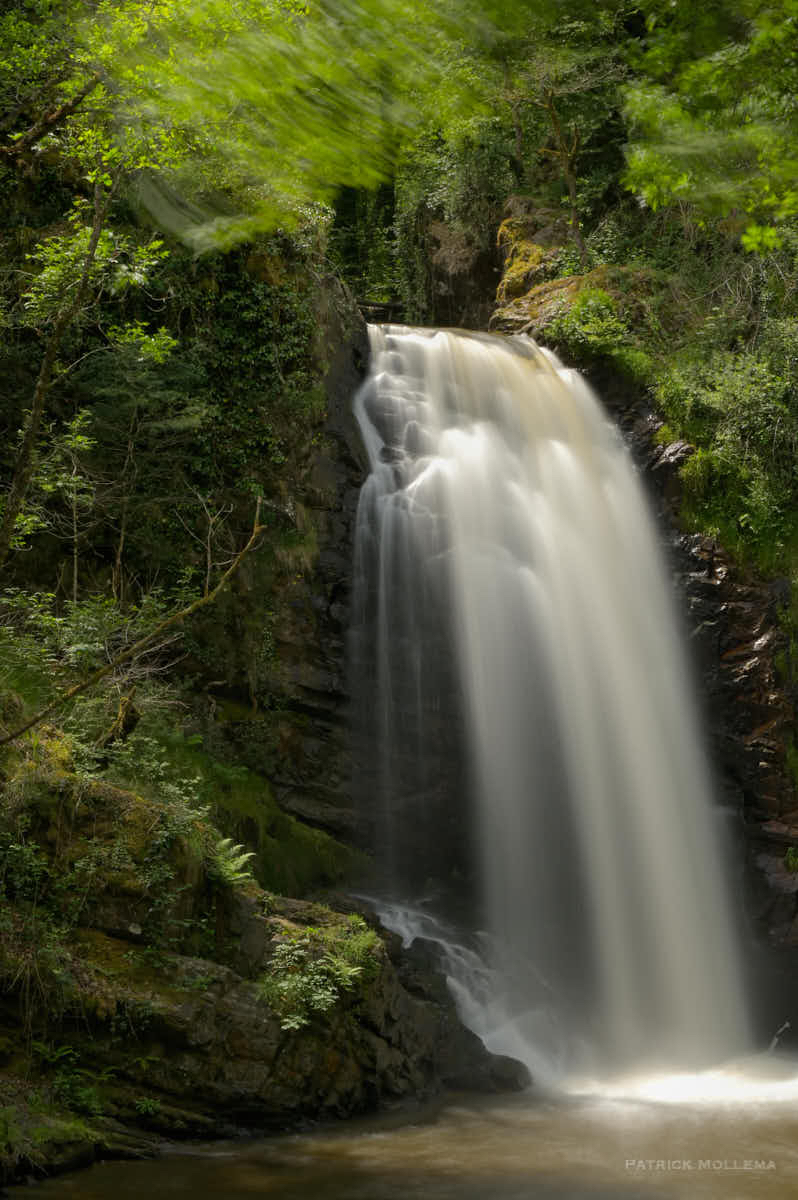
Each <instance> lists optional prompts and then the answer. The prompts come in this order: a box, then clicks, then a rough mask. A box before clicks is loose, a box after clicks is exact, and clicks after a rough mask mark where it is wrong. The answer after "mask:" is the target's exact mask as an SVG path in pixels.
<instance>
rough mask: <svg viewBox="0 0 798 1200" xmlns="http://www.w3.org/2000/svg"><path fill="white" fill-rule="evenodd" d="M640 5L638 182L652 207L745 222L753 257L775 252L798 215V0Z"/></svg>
mask: <svg viewBox="0 0 798 1200" xmlns="http://www.w3.org/2000/svg"><path fill="white" fill-rule="evenodd" d="M641 8H642V11H643V12H644V13H645V16H646V27H647V35H646V38H645V41H644V42H643V45H642V52H641V54H640V55H639V61H638V62H637V64H636V69H637V74H638V78H637V80H636V81H635V82H634V84H632V85H631V86H630V87H629V89H628V91H627V96H626V115H627V119H628V121H629V123H630V127H631V133H632V138H631V144H630V147H629V155H628V171H627V176H626V178H627V184H628V186H629V187H630V188H632V189H633V190H634V191H635V192H637V193H638V195H639V196H640V198H641V199H642V200H643V201H644V202H645V203H646V204H648V205H649V206H650V207H651V208H657V207H660V206H661V205H663V204H673V203H677V202H678V203H682V204H689V205H691V206H693V208H694V210H695V213H696V217H697V219H698V220H700V221H707V220H710V219H713V218H714V219H717V218H726V219H727V220H729V221H731V222H732V223H734V222H736V223H737V225H738V227H739V229H740V230H741V231H742V238H743V245H744V246H745V247H746V248H747V249H749V250H767V249H771V248H773V247H775V246H777V245H778V244H779V242H780V240H781V236H780V232H779V227H780V226H781V225H782V224H783V223H785V222H789V221H790V220H791V219H792V218H794V217H795V216H796V215H798V159H796V155H795V144H796V137H798V112H796V108H795V104H794V97H795V95H796V92H798V53H796V49H795V46H796V36H795V35H796V22H798V4H796V0H745V2H744V3H743V4H734V5H731V4H729V3H727V2H726V0H721V2H720V3H718V4H713V5H712V6H706V7H705V8H703V9H702V10H700V12H697V11H696V10H695V9H693V8H688V7H687V6H685V5H676V6H673V7H671V6H669V5H665V4H663V3H660V0H644V3H643V4H642V5H641Z"/></svg>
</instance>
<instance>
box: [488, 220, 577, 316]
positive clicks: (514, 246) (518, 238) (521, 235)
mask: <svg viewBox="0 0 798 1200" xmlns="http://www.w3.org/2000/svg"><path fill="white" fill-rule="evenodd" d="M538 232H539V231H538V229H537V222H530V221H529V220H528V219H525V218H518V217H509V218H508V219H507V220H506V221H504V222H502V224H501V225H500V226H499V232H498V236H497V245H498V247H499V251H500V253H501V254H502V257H503V259H504V270H503V272H502V278H501V282H500V284H499V287H498V291H497V292H496V301H497V303H498V304H502V305H503V304H507V303H508V302H509V301H512V300H515V299H517V298H518V297H519V296H524V295H526V293H527V292H528V291H529V290H530V288H532V287H534V286H535V285H536V284H539V283H542V282H544V281H545V280H546V279H548V278H550V277H551V275H552V273H553V272H554V271H555V269H556V263H557V258H558V254H559V248H560V245H561V244H562V243H561V241H558V240H556V239H555V240H553V242H550V241H549V238H548V237H545V231H544V242H541V241H539V240H538V238H537V236H536V234H537V233H538Z"/></svg>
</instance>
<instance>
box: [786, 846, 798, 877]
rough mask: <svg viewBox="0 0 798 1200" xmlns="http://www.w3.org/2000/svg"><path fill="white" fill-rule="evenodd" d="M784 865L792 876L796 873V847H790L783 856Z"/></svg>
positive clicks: (797, 849)
mask: <svg viewBox="0 0 798 1200" xmlns="http://www.w3.org/2000/svg"><path fill="white" fill-rule="evenodd" d="M784 865H785V867H786V868H787V870H788V871H791V872H792V873H793V875H794V874H795V873H796V872H798V847H797V846H790V848H789V849H788V851H787V853H786V854H785V855H784Z"/></svg>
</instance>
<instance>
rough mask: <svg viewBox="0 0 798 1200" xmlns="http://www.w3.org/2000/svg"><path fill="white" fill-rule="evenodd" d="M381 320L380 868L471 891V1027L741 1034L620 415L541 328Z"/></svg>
mask: <svg viewBox="0 0 798 1200" xmlns="http://www.w3.org/2000/svg"><path fill="white" fill-rule="evenodd" d="M370 338H371V354H372V361H371V371H370V374H369V377H368V379H367V380H366V382H365V383H364V385H363V387H362V388H361V390H360V392H359V394H358V396H357V397H356V400H355V411H356V415H357V419H358V421H359V424H360V428H361V430H362V436H363V440H364V443H365V446H366V450H367V453H368V456H369V462H370V467H371V472H370V475H369V477H368V479H367V481H366V482H365V484H364V486H363V489H362V492H361V496H360V502H359V507H358V515H357V524H356V545H355V579H354V594H353V600H354V603H353V624H352V658H353V662H354V672H355V684H356V686H355V694H356V696H357V698H358V710H359V718H358V722H357V724H358V732H359V739H360V740H359V741H358V742H357V758H358V761H359V763H360V766H361V778H360V788H361V790H362V791H363V792H364V793H365V794H366V795H367V797H368V803H369V805H370V808H371V813H372V817H373V821H374V830H375V832H374V844H375V848H376V852H377V855H378V858H379V861H380V863H381V865H382V870H383V873H384V877H385V879H386V881H388V882H387V883H386V891H389V892H390V893H391V894H392V899H393V900H394V902H395V901H396V898H397V897H399V896H401V895H402V894H403V892H404V894H408V893H409V892H410V891H412V890H415V891H416V893H418V891H419V890H420V889H422V888H424V887H427V888H429V887H431V886H433V885H434V881H435V880H438V881H441V880H443V881H444V882H446V883H448V885H449V886H450V888H451V887H454V888H455V890H456V887H457V886H459V887H460V888H461V890H471V891H473V892H474V893H475V894H476V895H477V896H478V897H479V904H478V906H477V907H476V909H475V912H474V915H473V920H474V921H475V922H476V923H477V925H478V926H479V927H480V929H481V940H480V947H481V951H480V952H481V954H482V956H483V958H487V959H488V960H489V972H490V974H489V976H488V975H484V974H483V975H482V976H481V977H480V983H479V988H480V994H481V995H482V996H483V1000H482V1001H480V1003H479V1005H477V1007H480V1010H481V1012H482V1013H483V1017H484V1020H483V1028H478V1026H479V1024H480V1020H479V1018H477V1017H475V1016H474V1013H473V1012H471V1013H470V1016H471V1023H472V1025H473V1026H474V1027H477V1032H480V1033H482V1034H483V1035H485V1036H486V1040H487V1041H488V1044H489V1045H491V1047H492V1048H494V1049H504V1050H506V1051H507V1052H509V1053H514V1054H516V1056H518V1057H522V1058H525V1059H526V1060H527V1061H528V1062H530V1064H531V1065H532V1067H533V1070H536V1069H539V1064H540V1059H541V1051H542V1050H546V1049H548V1051H549V1053H550V1061H554V1060H557V1061H558V1062H559V1063H561V1064H562V1063H567V1067H566V1068H563V1069H570V1070H577V1069H584V1068H586V1067H588V1066H589V1067H590V1068H591V1069H592V1068H593V1067H595V1068H597V1069H602V1070H609V1069H611V1068H620V1067H628V1066H630V1065H633V1064H643V1063H645V1064H651V1065H652V1066H655V1065H656V1066H668V1067H677V1066H679V1067H683V1066H690V1067H692V1066H695V1065H700V1064H704V1063H708V1062H713V1061H719V1060H721V1059H723V1058H724V1057H728V1056H730V1055H732V1054H735V1053H739V1052H740V1051H741V1050H744V1049H746V1047H747V1045H748V1040H749V1034H748V1018H747V1011H746V1005H745V1003H744V1000H743V995H742V987H741V974H740V966H739V962H738V950H737V946H736V938H735V931H734V928H733V922H732V919H731V917H730V902H729V895H728V884H727V881H726V879H725V877H724V871H723V864H722V854H721V851H720V845H721V842H722V833H721V830H720V828H719V827H718V816H717V814H716V812H715V811H714V810H713V805H712V796H711V786H710V782H709V778H708V771H707V766H706V763H705V761H704V757H703V753H702V749H701V746H700V744H699V740H698V736H697V733H696V727H697V720H696V715H695V713H694V709H693V704H692V702H691V699H690V690H689V686H688V680H687V673H686V668H685V662H684V654H683V650H682V647H681V645H680V641H679V637H678V633H677V629H676V624H675V620H674V615H673V612H672V601H671V595H670V590H671V588H670V581H669V578H668V576H667V573H666V571H665V569H664V567H663V564H662V562H661V560H660V556H659V552H658V549H657V545H656V541H655V535H654V532H653V529H652V524H651V520H650V517H649V515H648V512H647V507H646V502H645V498H644V496H643V494H642V490H641V487H640V484H639V482H638V479H637V477H636V474H635V470H634V468H633V466H632V464H631V462H630V459H629V457H628V454H627V452H626V450H625V448H624V446H623V444H622V442H621V440H620V437H619V435H618V434H617V432H616V431H615V430H614V428H613V426H612V425H611V424H610V423H609V421H608V420H607V418H606V417H605V415H604V414H603V412H602V410H601V409H600V407H599V405H598V403H597V401H596V399H595V398H594V396H593V395H592V393H591V392H590V390H589V388H588V387H587V385H586V384H585V382H584V381H583V380H582V378H581V377H580V376H579V375H578V374H577V373H576V372H574V371H571V370H567V369H565V368H563V367H562V366H561V364H560V363H559V362H558V361H557V359H556V358H555V357H554V356H553V355H552V354H550V353H549V352H547V351H545V350H542V349H540V348H539V347H537V346H536V345H535V343H534V342H532V341H531V340H530V339H529V338H526V337H523V336H515V337H511V338H507V339H501V338H496V337H489V336H487V335H481V334H466V333H457V332H444V331H433V330H423V329H409V328H405V327H401V326H372V327H371V328H370ZM452 880H454V881H455V883H454V884H452V882H451V881H452ZM487 978H490V979H491V980H493V984H492V985H491V996H490V1001H489V1003H488V1001H487V1000H485V999H484V993H485V989H486V983H485V980H486V979H487ZM458 986H460V987H461V988H463V987H465V988H467V981H463V980H461V981H460V983H459V984H458ZM464 1007H465V1008H468V1005H467V1004H466V1005H465V1006H464ZM473 1008H474V1002H473V997H472V1002H471V1009H473ZM488 1010H489V1011H488ZM486 1014H487V1015H486ZM488 1025H490V1027H491V1028H488ZM490 1035H492V1040H491V1036H490Z"/></svg>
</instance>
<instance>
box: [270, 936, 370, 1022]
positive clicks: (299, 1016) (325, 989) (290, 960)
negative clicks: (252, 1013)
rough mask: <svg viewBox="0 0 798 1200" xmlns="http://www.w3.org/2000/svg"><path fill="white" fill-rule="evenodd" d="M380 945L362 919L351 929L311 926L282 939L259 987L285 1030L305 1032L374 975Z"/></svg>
mask: <svg viewBox="0 0 798 1200" xmlns="http://www.w3.org/2000/svg"><path fill="white" fill-rule="evenodd" d="M378 941H379V939H378V937H377V934H376V933H374V931H373V930H371V929H368V928H367V926H366V924H365V922H364V921H363V919H362V918H361V917H357V916H353V917H350V918H349V920H348V922H347V924H346V925H333V926H327V927H326V928H323V929H318V928H316V927H315V926H308V927H307V928H306V929H304V930H302V931H301V932H299V933H296V934H294V935H292V936H291V937H289V938H287V939H286V940H285V941H281V942H280V943H279V944H278V945H277V946H276V947H275V950H274V953H273V954H272V958H271V961H270V963H269V971H268V972H267V973H266V974H265V975H263V976H262V977H261V979H260V983H259V989H260V994H261V996H262V997H263V999H264V1000H265V1001H266V1002H267V1004H268V1005H269V1006H270V1007H271V1008H273V1009H274V1011H275V1012H276V1013H277V1014H278V1016H279V1017H280V1025H281V1026H282V1028H283V1029H294V1030H296V1029H302V1028H304V1026H306V1025H309V1024H310V1022H311V1020H312V1019H313V1017H314V1016H316V1015H317V1014H319V1015H320V1014H322V1013H326V1012H328V1011H329V1010H330V1009H331V1008H333V1007H334V1006H335V1004H336V1003H337V1002H338V1000H339V999H340V997H341V996H342V995H343V993H344V992H351V991H354V989H355V988H356V986H357V984H358V983H359V982H361V981H362V980H364V979H366V978H368V977H369V976H371V975H373V973H374V972H375V971H376V969H377V965H378V960H377V956H376V953H375V951H376V947H377V943H378Z"/></svg>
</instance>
